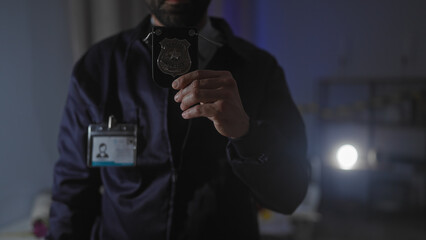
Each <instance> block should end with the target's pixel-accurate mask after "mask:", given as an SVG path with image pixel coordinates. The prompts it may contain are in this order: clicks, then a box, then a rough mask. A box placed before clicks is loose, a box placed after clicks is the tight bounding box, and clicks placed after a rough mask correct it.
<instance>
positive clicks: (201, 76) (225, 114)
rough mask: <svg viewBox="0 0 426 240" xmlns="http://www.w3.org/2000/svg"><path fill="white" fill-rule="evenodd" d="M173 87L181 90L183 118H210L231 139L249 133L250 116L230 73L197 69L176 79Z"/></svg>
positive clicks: (177, 95)
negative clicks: (245, 109)
mask: <svg viewBox="0 0 426 240" xmlns="http://www.w3.org/2000/svg"><path fill="white" fill-rule="evenodd" d="M172 87H173V88H174V89H176V90H179V92H178V93H177V94H176V95H175V101H176V102H179V103H181V104H180V108H181V109H182V111H183V113H182V117H183V118H185V119H191V118H197V117H207V118H208V119H210V120H211V121H213V123H214V126H215V128H216V130H217V131H218V132H219V133H220V134H222V135H223V136H225V137H229V138H239V137H242V136H244V135H245V134H246V133H247V132H248V129H249V117H248V116H247V114H246V112H245V111H244V108H243V105H242V103H241V99H240V94H239V93H238V87H237V83H236V82H235V79H234V78H233V77H232V74H231V73H230V72H228V71H212V70H197V71H193V72H190V73H187V74H185V75H183V76H181V77H179V78H177V79H176V80H175V81H173V83H172Z"/></svg>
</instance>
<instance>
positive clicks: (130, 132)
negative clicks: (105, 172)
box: [87, 116, 138, 167]
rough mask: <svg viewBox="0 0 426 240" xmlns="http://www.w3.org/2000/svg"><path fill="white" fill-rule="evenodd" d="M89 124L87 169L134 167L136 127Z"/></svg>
mask: <svg viewBox="0 0 426 240" xmlns="http://www.w3.org/2000/svg"><path fill="white" fill-rule="evenodd" d="M112 123H113V117H112V116H111V117H110V118H109V122H108V124H90V125H89V127H88V134H87V136H88V141H87V143H88V144H87V165H88V166H89V167H124V166H127V167H131V166H135V165H136V153H137V147H136V146H137V130H138V129H137V125H136V124H112Z"/></svg>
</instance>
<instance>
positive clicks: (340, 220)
mask: <svg viewBox="0 0 426 240" xmlns="http://www.w3.org/2000/svg"><path fill="white" fill-rule="evenodd" d="M295 224H296V225H295V226H296V227H295V229H296V231H295V232H294V233H293V234H292V235H291V236H281V237H277V236H263V238H262V240H373V239H374V240H425V239H426V214H425V212H424V211H423V212H414V213H411V214H407V213H382V212H374V213H372V212H369V211H367V210H365V209H358V210H351V211H334V210H330V211H326V212H323V213H322V217H321V220H320V221H319V222H317V223H315V224H312V223H306V222H305V223H304V222H298V223H295Z"/></svg>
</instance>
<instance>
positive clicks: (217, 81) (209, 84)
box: [175, 78, 228, 102]
mask: <svg viewBox="0 0 426 240" xmlns="http://www.w3.org/2000/svg"><path fill="white" fill-rule="evenodd" d="M227 84H228V81H227V80H226V79H223V78H207V79H202V80H194V81H193V82H192V83H191V84H190V85H189V86H187V87H186V88H184V89H181V90H180V91H179V92H178V93H176V95H175V101H176V102H181V101H182V99H183V98H184V97H185V96H186V95H188V94H190V93H191V92H193V91H197V89H217V88H221V87H225V86H226V85H227Z"/></svg>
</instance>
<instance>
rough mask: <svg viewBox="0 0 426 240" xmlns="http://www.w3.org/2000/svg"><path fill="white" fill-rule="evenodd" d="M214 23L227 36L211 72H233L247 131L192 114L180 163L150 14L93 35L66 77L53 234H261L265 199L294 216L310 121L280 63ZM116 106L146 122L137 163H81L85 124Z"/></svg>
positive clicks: (126, 118)
mask: <svg viewBox="0 0 426 240" xmlns="http://www.w3.org/2000/svg"><path fill="white" fill-rule="evenodd" d="M212 25H213V27H214V28H216V29H218V30H219V31H221V32H222V34H223V35H224V36H225V44H224V46H223V47H221V48H220V49H219V50H218V51H217V53H216V55H215V56H214V57H213V59H212V60H211V62H210V63H209V64H208V66H207V69H212V70H228V71H230V72H231V73H232V74H233V76H234V78H235V79H236V81H237V84H238V87H239V91H240V96H241V99H242V102H243V105H244V108H245V110H246V112H247V114H248V115H249V116H250V120H251V124H250V131H249V133H248V135H246V136H244V137H243V138H241V139H237V140H230V139H227V138H226V137H223V136H221V135H220V134H219V133H218V132H217V131H216V130H215V128H214V126H213V124H212V122H211V121H209V120H208V119H205V118H198V119H193V120H192V122H191V124H190V127H189V130H188V135H187V136H186V139H185V142H184V143H183V144H182V145H183V146H182V152H181V162H179V164H173V163H174V162H175V161H177V160H176V159H173V154H172V147H173V146H172V143H171V141H170V137H169V132H168V126H170V122H169V123H168V121H173V119H170V118H168V117H167V114H168V111H167V110H168V104H169V103H170V101H169V100H168V99H169V98H168V91H169V89H165V88H160V87H158V86H157V85H156V84H155V83H154V82H153V80H152V78H151V57H150V56H151V55H150V54H151V53H150V51H149V48H148V47H147V46H146V45H145V44H144V43H143V42H142V41H141V39H143V38H144V37H145V36H146V35H147V33H148V31H149V28H150V23H149V20H148V19H146V20H145V21H144V22H142V23H141V25H140V26H138V27H137V28H135V29H132V30H130V31H126V32H122V33H120V34H118V35H115V36H113V37H111V38H108V39H106V40H104V41H102V42H100V43H98V44H96V45H95V46H93V47H92V48H91V49H90V50H89V51H88V52H87V53H86V54H85V55H84V56H83V57H82V58H81V59H80V60H79V61H78V62H77V64H76V66H75V69H74V71H73V76H72V79H71V84H70V88H69V94H68V98H67V102H66V106H65V110H64V115H63V120H62V123H61V126H60V135H59V142H58V148H59V152H60V158H59V160H58V161H57V163H56V165H55V169H54V186H53V203H52V207H51V218H50V233H49V237H48V239H117V240H125V239H126V240H131V239H149V240H157V239H158V240H160V239H161V240H166V239H259V233H258V227H257V214H256V207H257V205H258V204H259V205H261V206H264V207H267V208H269V209H272V210H275V211H278V212H281V213H287V214H289V213H292V212H293V211H294V210H295V208H296V207H297V206H298V204H299V203H300V202H301V201H302V199H303V197H304V195H305V191H306V188H307V183H308V178H309V176H308V175H309V167H308V163H307V161H306V158H305V152H306V140H305V132H304V131H305V130H304V125H303V122H302V119H301V116H300V114H299V113H298V111H297V109H296V107H295V104H294V103H293V101H292V99H291V96H290V94H289V91H288V88H287V85H286V82H285V79H284V74H283V71H282V69H281V68H280V67H279V66H278V64H277V62H276V60H275V59H274V58H273V57H272V56H270V55H269V54H268V53H266V52H265V51H262V50H259V49H258V48H256V47H254V46H253V45H251V44H249V43H248V42H246V41H244V40H242V39H240V38H237V37H235V36H233V34H232V32H231V31H230V29H229V27H228V25H227V24H226V23H225V22H224V21H223V20H221V19H212ZM109 115H114V116H116V118H117V119H118V121H119V122H124V123H135V124H137V125H138V126H139V133H138V152H137V166H136V167H102V168H88V167H87V166H86V154H87V152H86V148H87V146H86V144H87V127H88V125H89V124H92V123H102V122H105V121H106V120H107V117H108V116H109ZM171 123H173V122H171ZM172 125H173V124H172ZM100 189H102V191H100Z"/></svg>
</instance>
